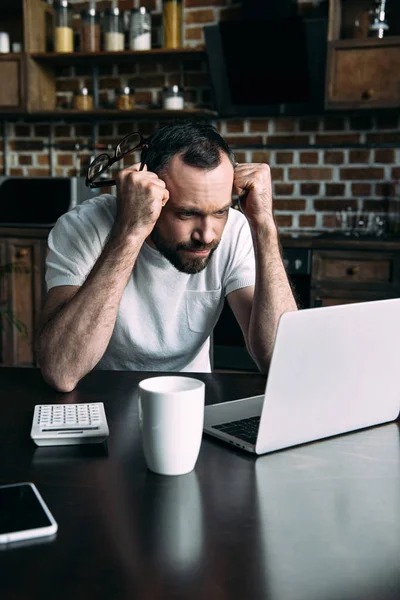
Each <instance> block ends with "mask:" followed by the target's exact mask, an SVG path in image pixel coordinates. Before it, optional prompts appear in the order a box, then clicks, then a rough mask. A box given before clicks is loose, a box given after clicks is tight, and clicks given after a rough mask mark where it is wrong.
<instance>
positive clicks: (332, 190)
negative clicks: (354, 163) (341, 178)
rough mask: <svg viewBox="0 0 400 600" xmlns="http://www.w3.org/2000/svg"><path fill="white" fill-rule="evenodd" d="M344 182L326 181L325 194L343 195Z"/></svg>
mask: <svg viewBox="0 0 400 600" xmlns="http://www.w3.org/2000/svg"><path fill="white" fill-rule="evenodd" d="M344 191H345V185H344V183H327V184H326V185H325V193H326V195H327V196H344Z"/></svg>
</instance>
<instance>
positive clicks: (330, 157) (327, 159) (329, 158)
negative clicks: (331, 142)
mask: <svg viewBox="0 0 400 600" xmlns="http://www.w3.org/2000/svg"><path fill="white" fill-rule="evenodd" d="M324 163H325V164H327V165H342V164H343V163H344V152H337V151H336V152H335V151H333V150H325V152H324Z"/></svg>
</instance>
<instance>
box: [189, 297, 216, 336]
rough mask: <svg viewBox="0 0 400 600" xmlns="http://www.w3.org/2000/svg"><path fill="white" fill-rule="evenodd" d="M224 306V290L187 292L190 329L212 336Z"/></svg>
mask: <svg viewBox="0 0 400 600" xmlns="http://www.w3.org/2000/svg"><path fill="white" fill-rule="evenodd" d="M222 305H223V290H222V288H220V289H219V290H211V291H205V292H192V291H186V313H187V320H188V325H189V329H190V330H191V331H196V332H197V333H207V336H208V335H210V333H211V331H212V329H213V328H214V326H215V324H216V322H217V320H218V317H219V315H220V313H221V310H222Z"/></svg>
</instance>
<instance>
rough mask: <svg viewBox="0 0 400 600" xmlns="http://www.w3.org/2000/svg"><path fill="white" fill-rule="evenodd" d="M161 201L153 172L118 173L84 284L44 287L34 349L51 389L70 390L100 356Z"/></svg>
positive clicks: (163, 195)
mask: <svg viewBox="0 0 400 600" xmlns="http://www.w3.org/2000/svg"><path fill="white" fill-rule="evenodd" d="M167 200H168V191H167V190H166V188H165V184H164V182H162V181H161V180H159V179H158V177H157V176H156V175H155V174H154V173H146V172H140V173H139V172H138V171H137V170H136V169H135V167H134V168H131V169H125V170H124V171H122V172H121V173H120V174H119V178H118V208H117V216H116V220H115V223H114V226H113V228H112V231H111V234H110V237H109V239H108V241H107V243H106V244H105V246H104V249H103V251H102V253H101V254H100V256H99V258H98V260H97V262H96V263H95V264H94V266H93V268H92V270H91V272H90V273H89V275H88V277H87V279H86V281H85V283H84V284H83V285H82V287H80V288H77V287H75V286H59V287H55V288H53V289H51V290H50V291H49V293H48V295H47V298H46V302H45V306H44V309H43V313H42V316H41V320H40V324H39V331H38V336H37V344H36V347H37V353H38V359H39V363H40V367H41V369H42V373H43V376H44V378H45V379H46V380H47V381H48V382H49V383H50V384H51V385H52V386H53V387H55V388H56V389H58V390H60V391H64V392H69V391H71V390H73V389H74V388H75V386H76V384H77V383H78V381H79V380H80V379H81V378H82V377H83V376H84V375H86V373H88V372H89V371H90V370H91V369H93V367H94V366H95V365H96V364H97V363H98V362H99V360H100V359H101V357H102V356H103V354H104V352H105V350H106V348H107V345H108V343H109V341H110V338H111V335H112V332H113V329H114V325H115V320H116V318H117V313H118V308H119V304H120V301H121V298H122V295H123V292H124V289H125V286H126V284H127V281H128V279H129V277H130V275H131V273H132V269H133V266H134V264H135V262H136V259H137V256H138V254H139V252H140V248H141V247H142V245H143V243H144V241H145V239H146V237H147V236H148V235H149V234H150V232H151V230H152V229H153V227H154V224H155V222H156V220H157V219H158V217H159V214H160V212H161V208H162V206H164V204H165V202H167Z"/></svg>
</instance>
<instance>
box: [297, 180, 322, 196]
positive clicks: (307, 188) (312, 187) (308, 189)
mask: <svg viewBox="0 0 400 600" xmlns="http://www.w3.org/2000/svg"><path fill="white" fill-rule="evenodd" d="M319 189H320V185H319V183H302V184H301V186H300V191H301V194H302V195H303V196H317V195H318V194H319Z"/></svg>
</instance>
